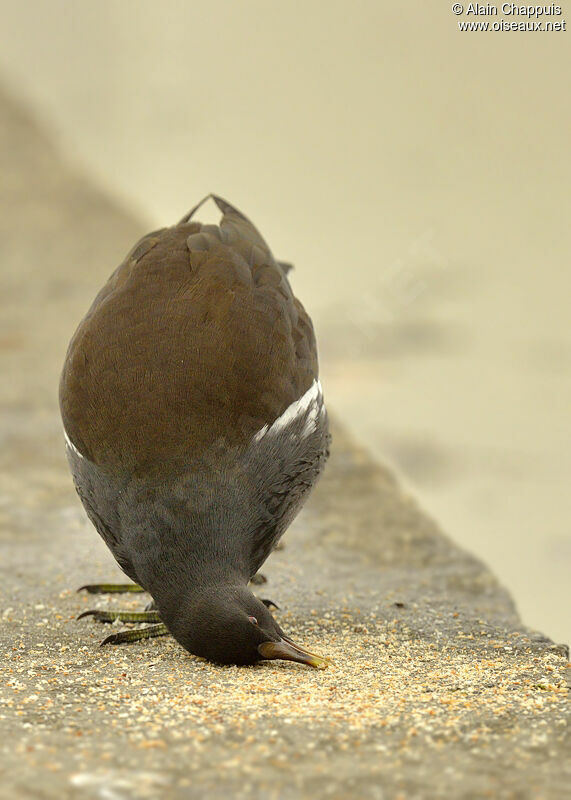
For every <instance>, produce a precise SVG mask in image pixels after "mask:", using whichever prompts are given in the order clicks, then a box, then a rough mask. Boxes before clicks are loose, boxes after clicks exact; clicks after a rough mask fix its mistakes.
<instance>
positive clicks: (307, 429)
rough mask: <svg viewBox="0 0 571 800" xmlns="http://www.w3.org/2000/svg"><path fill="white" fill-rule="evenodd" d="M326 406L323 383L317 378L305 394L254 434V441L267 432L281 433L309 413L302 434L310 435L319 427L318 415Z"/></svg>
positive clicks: (272, 433)
mask: <svg viewBox="0 0 571 800" xmlns="http://www.w3.org/2000/svg"><path fill="white" fill-rule="evenodd" d="M324 411H325V407H324V405H323V391H322V389H321V383H320V382H319V380H318V379H317V378H316V379H315V380H314V381H313V383H312V384H311V386H310V387H309V389H308V390H307V392H306V393H305V394H303V395H302V396H301V397H300V398H299V399H298V400H294V402H293V403H292V404H291V405H289V406H288V407H287V408H286V410H285V411H284V413H283V414H282V415H281V416H279V417H278V418H277V419H276V420H275V422H273V423H272V424H271V425H264V427H263V428H261V429H260V430H259V431H258V432H257V433H256V434H255V436H254V441H255V442H259V441H260V439H261V438H262V437H263V436H266V435H267V434H270V435H272V436H273V435H274V434H276V433H279V432H280V431H282V430H283V429H284V428H287V427H288V425H291V423H292V422H295V420H296V419H298V418H299V417H301V416H304V415H305V414H307V419H306V421H305V425H304V428H303V431H302V436H308V435H309V434H310V433H311V431H313V430H315V428H316V427H317V415H318V414H323V413H324Z"/></svg>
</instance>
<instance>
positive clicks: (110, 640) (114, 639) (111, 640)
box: [101, 622, 169, 647]
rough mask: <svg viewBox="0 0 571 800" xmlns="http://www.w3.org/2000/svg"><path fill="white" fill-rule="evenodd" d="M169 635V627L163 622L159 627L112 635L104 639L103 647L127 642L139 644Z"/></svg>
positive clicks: (151, 626) (148, 627)
mask: <svg viewBox="0 0 571 800" xmlns="http://www.w3.org/2000/svg"><path fill="white" fill-rule="evenodd" d="M168 633H169V631H168V629H167V626H166V625H165V624H164V623H162V622H161V623H160V624H159V625H147V627H146V628H138V629H136V630H130V631H119V633H112V634H111V636H108V637H107V638H106V639H103V641H102V642H101V647H103V645H104V644H125V643H127V642H138V641H139V639H154V638H155V636H166V635H167V634H168Z"/></svg>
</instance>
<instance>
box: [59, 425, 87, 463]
mask: <svg viewBox="0 0 571 800" xmlns="http://www.w3.org/2000/svg"><path fill="white" fill-rule="evenodd" d="M63 435H64V436H65V443H66V444H67V446H68V447H69V449H70V450H71V451H72V452H73V453H75V455H76V456H79V458H85V456H83V455H82V454H81V453H80V452H79V450H78V449H77V447H76V446H75V445H74V443H73V442H72V441H71V439H70V438H69V436H68V435H67V431H66V430H65V428H64V429H63Z"/></svg>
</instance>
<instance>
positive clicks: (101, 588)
mask: <svg viewBox="0 0 571 800" xmlns="http://www.w3.org/2000/svg"><path fill="white" fill-rule="evenodd" d="M82 590H85V591H86V592H89V594H132V593H136V594H141V593H142V592H144V591H145V590H144V589H143V587H142V586H139V584H137V583H90V584H87V585H86V586H81V587H80V588H79V589H78V590H77V591H78V592H80V591H82ZM83 617H93V619H95V620H97V622H108V623H112V622H115V620H120V621H121V622H138V623H141V622H149V623H156V624H151V625H146V626H145V627H144V628H136V629H132V630H125V631H119V633H113V634H111V636H107V638H106V639H104V640H103V641H102V642H101V644H102V645H104V644H124V643H128V642H137V641H139V640H140V639H151V638H154V637H155V636H166V635H167V634H168V632H169V631H168V630H167V627H166V625H164V624H163V623H162V622H161V617H160V614H159V612H158V611H157V610H156V605H155V602H154V600H151V601H150V603H148V604H147V606H146V607H145V610H144V611H101V610H99V609H93V610H90V611H84V612H83V614H80V615H79V617H78V619H82V618H83Z"/></svg>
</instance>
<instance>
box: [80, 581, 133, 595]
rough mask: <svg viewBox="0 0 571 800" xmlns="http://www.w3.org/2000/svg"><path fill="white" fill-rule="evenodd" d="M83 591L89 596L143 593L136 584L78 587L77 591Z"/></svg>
mask: <svg viewBox="0 0 571 800" xmlns="http://www.w3.org/2000/svg"><path fill="white" fill-rule="evenodd" d="M83 590H85V591H86V592H89V594H128V593H130V592H136V593H137V594H139V593H140V592H144V591H145V590H144V589H143V587H142V586H139V584H138V583H88V584H86V585H85V586H80V587H79V589H78V590H77V591H78V592H81V591H83Z"/></svg>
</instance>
